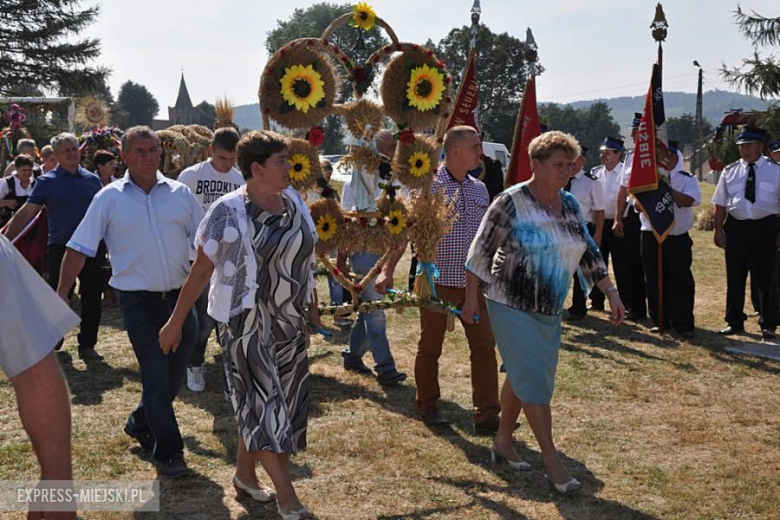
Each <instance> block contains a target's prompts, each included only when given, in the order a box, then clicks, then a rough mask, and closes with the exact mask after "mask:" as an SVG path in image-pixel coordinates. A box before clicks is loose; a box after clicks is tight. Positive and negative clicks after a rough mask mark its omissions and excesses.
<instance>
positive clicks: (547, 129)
mask: <svg viewBox="0 0 780 520" xmlns="http://www.w3.org/2000/svg"><path fill="white" fill-rule="evenodd" d="M539 130H541V131H542V133H545V132H549V130H550V128H549V127H548V126H547V125H545V124H544V123H539Z"/></svg>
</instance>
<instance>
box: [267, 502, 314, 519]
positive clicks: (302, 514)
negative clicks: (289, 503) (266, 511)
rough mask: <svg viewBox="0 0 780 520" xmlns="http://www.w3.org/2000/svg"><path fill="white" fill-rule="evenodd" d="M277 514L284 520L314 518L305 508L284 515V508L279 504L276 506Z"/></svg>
mask: <svg viewBox="0 0 780 520" xmlns="http://www.w3.org/2000/svg"><path fill="white" fill-rule="evenodd" d="M276 512H277V513H279V516H281V517H282V520H303V519H304V518H312V514H311V511H309V510H308V509H306V508H305V507H303V508H301V509H299V510H297V511H290V512H289V513H282V508H281V507H279V504H277V505H276Z"/></svg>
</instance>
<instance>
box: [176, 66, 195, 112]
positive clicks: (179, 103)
mask: <svg viewBox="0 0 780 520" xmlns="http://www.w3.org/2000/svg"><path fill="white" fill-rule="evenodd" d="M174 108H192V100H191V99H190V93H189V92H187V84H186V83H185V82H184V71H182V73H181V82H180V83H179V95H178V96H177V97H176V105H175V106H174Z"/></svg>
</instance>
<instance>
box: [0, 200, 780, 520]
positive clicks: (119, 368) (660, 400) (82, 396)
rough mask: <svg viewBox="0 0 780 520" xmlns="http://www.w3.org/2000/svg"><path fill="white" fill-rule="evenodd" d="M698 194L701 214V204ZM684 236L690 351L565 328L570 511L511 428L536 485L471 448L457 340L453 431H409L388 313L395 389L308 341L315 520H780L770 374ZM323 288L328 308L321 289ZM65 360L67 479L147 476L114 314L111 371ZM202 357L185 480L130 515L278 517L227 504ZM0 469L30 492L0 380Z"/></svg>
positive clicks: (445, 361)
mask: <svg viewBox="0 0 780 520" xmlns="http://www.w3.org/2000/svg"><path fill="white" fill-rule="evenodd" d="M703 191H704V192H705V194H704V196H703V200H705V201H709V199H710V196H711V192H712V188H711V187H710V186H703ZM693 238H694V243H695V245H694V275H695V278H696V285H697V287H696V289H697V290H696V325H697V327H698V330H697V335H696V338H695V339H694V340H692V341H687V342H686V341H683V340H681V338H679V337H675V336H665V337H663V338H661V337H658V336H655V335H651V334H650V333H649V332H648V329H649V327H650V326H651V324H650V323H649V322H645V323H642V324H638V325H637V324H626V325H623V326H621V327H620V328H617V329H615V328H613V327H611V326H610V325H609V323H608V321H607V316H606V314H604V313H594V314H590V315H589V316H588V317H587V318H586V319H585V320H583V321H581V322H577V323H576V325H573V326H572V325H568V324H566V325H564V331H563V346H562V350H561V356H560V365H559V370H558V377H557V388H556V394H555V397H554V400H553V418H554V423H555V424H554V434H555V438H556V441H557V444H558V446H559V448H560V449H561V451H562V453H563V454H564V457H565V461H566V463H567V464H568V466H569V467H570V469H571V470H572V472H573V474H574V475H575V476H576V477H577V478H578V479H580V480H581V481H582V482H583V484H584V487H583V490H582V492H581V493H580V494H579V495H578V496H576V497H573V498H560V497H557V496H553V495H551V494H550V492H549V491H548V490H547V487H546V485H545V484H544V481H543V478H542V474H541V469H542V464H541V459H540V454H539V451H538V446H537V445H536V442H535V440H534V439H533V436H532V435H531V433H530V431H529V429H528V427H527V424H525V422H524V421H522V420H521V422H522V426H521V428H520V429H519V430H518V431H517V433H516V439H517V449H518V452H519V453H520V455H521V456H522V457H524V458H525V459H526V460H528V461H530V462H531V463H532V464H534V466H535V467H534V469H533V470H532V471H530V472H526V473H518V472H513V471H511V470H510V469H508V468H507V467H506V466H503V465H501V466H491V465H490V464H489V462H488V458H489V447H490V443H491V439H490V438H484V437H476V436H474V435H473V433H472V428H471V396H470V393H471V392H470V383H469V364H468V347H467V344H466V341H465V336H464V334H463V330H462V328H461V327H460V326H459V325H457V326H456V330H455V332H453V333H450V334H448V336H447V340H446V343H445V349H444V353H443V356H442V359H441V374H440V381H441V386H442V398H443V399H442V408H443V411H444V413H445V414H446V415H447V416H448V417H449V418H451V419H452V420H453V421H454V423H453V426H452V427H451V428H449V429H445V430H440V431H432V430H430V429H428V428H426V427H425V426H424V425H423V424H422V423H421V422H420V421H419V420H418V418H417V414H416V410H415V405H414V396H415V382H414V378H413V365H414V356H415V350H416V342H417V338H418V334H419V320H418V314H417V312H416V310H414V309H409V310H406V311H405V312H404V313H403V314H397V313H395V312H389V313H388V329H389V336H390V344H391V346H392V349H393V354H394V355H395V357H396V361H397V365H398V368H399V369H400V370H404V371H406V372H408V373H409V375H410V377H409V379H408V380H407V381H406V382H405V383H403V384H401V385H399V386H397V387H393V388H386V387H382V386H380V385H379V384H378V383H377V382H376V381H375V380H374V379H373V378H370V377H364V376H358V375H353V374H350V373H346V372H345V371H344V370H343V369H342V368H341V356H340V355H339V351H340V350H341V349H342V348H343V346H344V345H345V343H346V339H347V338H346V334H345V333H338V332H337V333H335V334H334V336H333V337H332V338H329V339H327V340H325V339H323V338H322V336H317V337H315V338H314V339H313V342H312V346H311V350H310V357H311V361H312V368H311V372H312V377H311V383H312V393H313V394H312V408H311V416H310V422H309V448H308V449H307V450H306V451H305V452H303V453H301V454H299V455H297V456H295V457H294V459H293V464H294V468H293V473H294V478H295V484H296V486H297V489H298V491H299V494H300V495H301V498H302V500H303V502H304V503H305V504H306V505H307V506H309V507H310V508H311V509H312V510H313V511H314V512H315V513H316V514H317V517H318V518H323V519H369V518H381V519H427V518H453V519H464V518H474V519H487V518H517V519H523V518H532V519H557V518H565V519H647V520H650V519H772V518H780V501H779V500H778V496H780V414H778V410H780V391H779V390H780V385H779V384H778V374H780V363H773V362H765V361H761V360H759V359H757V358H751V357H741V356H734V355H731V354H728V353H726V352H725V351H724V347H727V346H729V345H732V344H736V343H739V342H744V341H745V340H746V338H745V337H742V338H740V339H733V340H732V339H726V338H722V337H719V336H717V335H716V334H715V330H717V329H718V328H720V327H722V326H723V325H724V323H723V319H722V318H723V314H724V308H725V286H726V284H725V267H724V260H723V254H722V252H721V251H720V250H718V249H716V248H715V247H714V245H713V244H712V234H711V232H703V231H696V232H694V233H693ZM402 271H403V266H401V267H399V272H402ZM397 281H399V280H397ZM320 284H321V294H327V292H326V290H325V289H324V280H320ZM325 323H326V324H327V325H330V320H329V319H327V320H326V321H325ZM746 325H747V329H748V338H749V339H750V340H755V341H759V338H760V336H759V334H758V332H759V328H758V325H757V323H756V322H755V319H752V320H751V321H749V322H748V323H747V324H746ZM75 348H76V344H75V334H73V333H71V334H70V335H69V336H68V338H67V340H66V343H65V347H64V349H63V351H62V352H60V353H59V359H60V362H61V363H62V366H63V369H64V371H65V373H66V376H67V379H68V381H69V384H70V389H71V393H72V403H73V445H74V463H75V476H76V478H77V479H81V480H98V479H101V480H144V479H155V478H157V473H156V471H155V469H154V467H153V465H152V464H151V463H150V459H149V456H148V455H146V454H144V453H143V452H142V451H141V450H140V449H139V448H138V447H136V445H135V444H134V442H132V441H131V439H130V438H128V437H127V436H125V435H124V434H123V433H122V427H123V425H124V422H125V419H126V416H127V414H128V413H129V411H130V410H131V409H132V407H133V406H134V405H135V403H136V401H137V399H138V397H139V391H140V384H139V380H138V372H137V364H136V362H135V358H134V356H133V354H132V351H131V349H130V345H129V343H128V340H127V336H126V334H125V332H124V330H123V327H122V322H121V318H120V316H119V314H118V312H117V310H116V309H114V308H110V309H108V310H107V312H106V313H105V318H104V322H103V326H102V328H101V332H100V345H99V350H100V351H101V352H102V353H103V354H104V355H105V361H104V362H100V363H97V364H94V365H92V366H89V367H87V366H86V365H85V364H84V363H83V362H82V361H81V360H79V359H78V358H77V356H76V355H75ZM207 359H208V370H209V372H208V374H207V385H208V387H207V390H206V392H204V393H202V394H194V393H192V392H189V391H188V390H186V389H184V390H183V391H182V393H181V395H180V398H179V399H178V400H177V402H176V412H177V416H178V418H179V423H180V426H181V430H182V433H183V435H184V436H185V445H186V453H185V455H186V457H187V459H188V462H189V464H190V466H191V467H192V468H193V469H194V470H195V472H196V476H194V477H192V478H189V479H185V480H183V481H176V482H172V481H166V480H165V479H162V481H161V485H162V490H163V493H162V513H161V514H159V515H140V514H139V515H137V516H139V517H144V518H145V517H147V516H148V517H150V518H151V517H162V518H193V519H197V518H204V519H205V518H208V519H212V520H217V519H223V518H250V517H251V518H276V514H275V512H274V506H266V507H262V506H259V505H256V504H253V503H251V502H249V501H245V500H243V499H242V500H237V499H236V498H235V494H234V492H233V489H232V486H231V484H230V478H231V475H232V472H233V464H234V460H235V449H236V427H235V419H234V417H233V412H232V409H231V407H230V405H229V404H228V403H226V402H225V401H224V399H223V397H222V381H221V377H222V376H221V374H220V371H221V361H220V360H219V349H218V347H217V346H216V344H212V345H210V347H209V351H208V355H207ZM367 362H368V363H369V364H370V363H371V359H370V355H369V356H368V359H367ZM502 378H503V376H502ZM0 461H1V462H2V463H1V464H0V480H11V479H13V480H19V479H35V478H36V465H35V459H34V456H33V453H32V451H31V448H30V445H29V443H28V441H27V438H26V436H25V434H24V431H23V430H22V428H21V425H20V423H19V420H18V417H17V416H16V411H15V406H14V400H13V392H12V388H11V386H10V384H9V383H8V382H7V381H6V380H4V379H0ZM261 475H262V472H261ZM0 514H2V513H0ZM82 516H83V517H84V518H100V519H103V518H128V517H132V515H130V514H124V515H123V514H119V513H114V514H106V513H91V514H89V513H84V514H83V515H82ZM8 517H9V518H14V517H13V516H11V515H10V514H9V516H8Z"/></svg>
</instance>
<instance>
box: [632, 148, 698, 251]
mask: <svg viewBox="0 0 780 520" xmlns="http://www.w3.org/2000/svg"><path fill="white" fill-rule="evenodd" d="M678 164H681V163H678ZM670 175H671V176H670V179H671V183H672V189H673V190H675V191H678V192H680V193H682V194H683V195H688V196H690V197H693V204H692V205H691V206H689V207H687V208H683V207H681V206H678V205H677V204H675V205H674V227H673V228H672V233H671V234H672V235H674V236H677V235H683V234H685V233H687V232H688V231H690V229H691V227H693V208H694V207H695V206H698V205H699V204H701V190H699V181H698V180H696V177H695V176H694V175H691V174H690V173H688V172H685V173H682V172H681V170H680V168H678V167H675V169H674V170H672V172H671V174H670ZM639 221H640V222H641V223H642V231H652V230H653V229H652V227H651V226H650V221H649V220H648V219H647V217H646V216H645V214H644V213H643V212H640V213H639Z"/></svg>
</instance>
